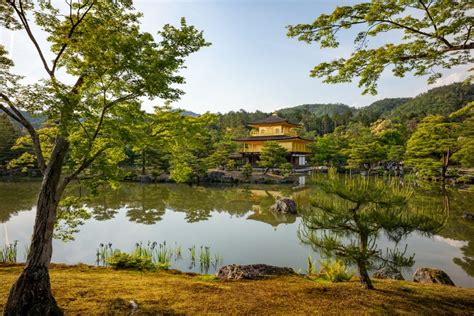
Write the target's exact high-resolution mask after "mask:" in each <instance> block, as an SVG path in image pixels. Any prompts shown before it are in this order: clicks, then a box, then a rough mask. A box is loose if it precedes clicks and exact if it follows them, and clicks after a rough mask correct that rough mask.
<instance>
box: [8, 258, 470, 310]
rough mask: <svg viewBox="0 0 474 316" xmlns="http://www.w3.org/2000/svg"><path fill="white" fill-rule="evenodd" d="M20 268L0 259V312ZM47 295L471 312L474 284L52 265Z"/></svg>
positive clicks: (203, 306) (64, 303)
mask: <svg viewBox="0 0 474 316" xmlns="http://www.w3.org/2000/svg"><path fill="white" fill-rule="evenodd" d="M21 269H22V267H21V266H19V265H1V264H0V280H1V282H0V310H3V304H4V303H5V301H6V299H7V295H8V291H9V289H10V286H11V285H12V283H13V282H14V281H15V280H16V278H17V277H18V275H19V273H20V271H21ZM51 280H52V287H53V291H54V295H55V297H56V299H57V300H58V303H59V305H60V306H61V308H63V309H64V311H65V312H66V314H91V313H93V314H103V313H115V312H117V313H121V312H123V313H126V312H127V311H129V307H128V305H129V302H130V300H133V301H135V302H137V303H138V309H137V314H148V313H153V314H154V313H198V312H204V313H233V314H236V313H238V314H242V313H251V314H254V313H257V314H274V313H277V314H294V313H314V312H319V313H328V312H330V313H338V314H339V313H341V312H344V313H377V314H379V313H402V314H404V313H409V314H453V313H456V314H472V312H473V311H474V289H463V288H455V287H448V286H442V285H420V284H416V283H412V282H401V281H384V280H376V281H375V287H376V288H377V290H374V291H366V290H363V289H362V288H361V287H360V285H359V283H358V282H356V281H352V282H345V283H326V282H315V281H310V280H307V279H305V278H303V277H294V276H293V277H281V278H274V279H268V280H261V281H236V282H220V281H216V280H214V279H213V278H212V277H206V276H198V275H191V274H184V273H179V272H173V271H167V272H156V273H155V272H148V273H141V272H134V271H116V270H112V269H109V268H97V267H90V266H85V265H84V266H83V265H79V266H62V265H53V266H52V267H51Z"/></svg>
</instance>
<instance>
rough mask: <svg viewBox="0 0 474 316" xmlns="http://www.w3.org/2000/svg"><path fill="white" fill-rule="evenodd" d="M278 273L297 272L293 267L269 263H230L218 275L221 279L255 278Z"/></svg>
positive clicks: (289, 273) (292, 273)
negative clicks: (276, 265)
mask: <svg viewBox="0 0 474 316" xmlns="http://www.w3.org/2000/svg"><path fill="white" fill-rule="evenodd" d="M277 275H296V273H295V271H294V270H293V269H291V268H286V267H275V266H270V265H267V264H249V265H237V264H230V265H227V266H223V267H222V268H220V269H219V271H218V272H217V277H218V278H219V279H220V280H243V279H247V280H255V279H262V278H268V277H272V276H277Z"/></svg>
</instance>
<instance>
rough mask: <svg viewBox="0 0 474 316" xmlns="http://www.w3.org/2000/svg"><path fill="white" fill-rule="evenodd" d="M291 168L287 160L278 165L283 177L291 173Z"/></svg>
mask: <svg viewBox="0 0 474 316" xmlns="http://www.w3.org/2000/svg"><path fill="white" fill-rule="evenodd" d="M292 170H293V166H292V165H291V163H289V162H285V163H282V164H281V165H280V172H281V175H282V176H284V177H288V176H289V175H290V174H291V171H292Z"/></svg>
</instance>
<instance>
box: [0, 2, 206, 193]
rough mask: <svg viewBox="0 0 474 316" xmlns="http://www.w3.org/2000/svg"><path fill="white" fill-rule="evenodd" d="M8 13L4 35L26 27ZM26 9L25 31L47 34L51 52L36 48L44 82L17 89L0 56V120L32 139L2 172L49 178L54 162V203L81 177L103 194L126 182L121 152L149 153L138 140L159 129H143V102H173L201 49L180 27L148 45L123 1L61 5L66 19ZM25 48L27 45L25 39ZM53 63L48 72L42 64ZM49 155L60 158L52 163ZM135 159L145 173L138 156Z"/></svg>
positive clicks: (191, 32) (57, 10)
mask: <svg viewBox="0 0 474 316" xmlns="http://www.w3.org/2000/svg"><path fill="white" fill-rule="evenodd" d="M16 5H17V2H14V1H13V2H9V3H8V5H7V7H8V10H2V11H1V14H0V16H1V18H0V23H4V26H7V27H9V26H11V27H14V22H16V23H17V24H18V25H21V22H22V21H23V22H24V21H25V20H22V15H21V12H20V11H16V13H17V14H18V15H19V16H9V15H8V14H9V13H8V12H10V13H12V12H15V10H14V6H16ZM24 9H26V10H27V14H28V16H29V17H31V18H32V19H31V21H30V25H33V24H35V26H34V27H37V28H40V29H42V30H44V31H45V32H46V35H47V39H48V42H49V44H50V47H49V50H50V52H48V53H47V54H46V52H43V51H41V50H40V49H39V48H38V47H37V48H38V49H37V53H38V55H39V57H40V58H39V61H40V63H39V65H40V66H41V67H42V68H43V70H44V71H45V74H46V79H45V80H41V81H39V82H37V83H34V84H31V85H22V84H21V82H20V77H19V76H17V75H15V74H13V73H12V71H13V69H12V66H13V62H12V61H11V60H9V59H8V57H7V52H6V50H5V49H4V47H3V46H0V69H1V71H0V86H1V87H2V88H1V89H0V90H1V94H0V98H1V102H0V110H2V111H3V112H5V113H6V114H7V115H8V116H9V117H10V118H11V119H12V120H14V121H15V122H17V123H18V124H21V125H22V126H23V127H24V128H25V130H26V131H27V136H28V137H29V138H30V140H29V141H26V140H25V138H26V136H25V138H23V139H22V140H21V141H19V142H18V141H17V146H23V147H24V148H23V149H24V151H23V153H22V155H21V156H20V157H19V160H17V161H16V162H18V163H19V164H17V165H15V163H12V164H11V165H10V166H11V167H19V168H25V167H26V168H29V167H31V165H32V164H33V163H36V164H37V165H38V168H39V170H40V171H41V172H42V173H43V174H44V173H45V172H46V170H53V169H47V166H48V165H49V164H50V163H52V162H53V161H59V162H60V163H61V165H62V170H61V172H62V175H63V176H62V181H61V183H60V184H58V188H51V189H52V190H56V189H57V190H58V195H59V196H60V195H61V193H62V192H63V190H64V188H65V187H66V186H67V185H68V184H69V183H70V182H71V181H72V180H74V179H77V178H78V177H79V176H82V177H83V178H84V179H85V180H84V181H83V184H86V185H88V186H90V187H91V189H92V191H96V189H97V188H98V187H99V186H101V185H104V184H107V185H110V186H112V187H116V185H117V180H118V179H120V178H123V176H124V173H123V172H122V171H121V170H120V168H118V167H120V163H121V162H122V161H124V160H125V159H127V155H125V152H126V151H127V150H128V151H130V148H133V149H137V150H139V151H140V153H148V154H150V153H151V152H153V153H156V152H157V151H156V150H157V148H156V147H153V146H152V145H153V142H151V141H149V140H150V138H144V137H140V136H142V135H143V132H142V133H140V132H138V131H141V130H143V131H144V132H153V131H154V130H159V129H160V126H156V125H154V126H150V118H149V115H147V114H146V113H144V112H142V111H141V110H140V105H141V100H142V98H143V97H148V98H150V99H153V98H161V99H163V100H166V101H173V100H177V99H179V97H180V96H181V95H182V94H183V91H181V90H180V89H178V88H177V85H179V84H182V83H184V78H183V77H182V76H181V75H180V74H179V72H180V70H181V69H182V68H184V63H185V59H186V57H187V56H189V55H190V54H192V53H194V52H196V51H198V50H199V49H200V48H202V47H205V46H208V45H209V43H207V42H206V41H205V40H204V37H203V34H202V32H200V31H198V30H196V29H195V28H194V27H193V26H189V25H187V23H186V21H185V19H182V20H181V21H180V25H179V26H177V27H175V26H171V25H168V24H167V25H165V26H163V29H162V30H161V31H159V32H158V33H157V35H158V36H157V37H156V38H157V39H159V40H158V41H155V39H154V37H153V36H152V35H151V34H150V33H147V32H143V31H141V30H140V17H141V16H142V15H141V13H139V12H137V11H136V10H135V9H134V7H133V5H132V3H131V1H112V2H110V1H80V3H77V2H68V4H67V7H66V9H65V10H64V8H63V7H55V6H54V4H52V3H46V2H45V3H42V4H41V5H29V4H28V6H26V7H24ZM11 19H13V20H12V21H11ZM25 19H26V18H25ZM12 23H13V24H12ZM19 29H21V30H23V29H24V28H21V27H20V28H19ZM30 39H31V40H32V41H33V43H32V44H34V43H35V40H36V39H35V38H34V37H33V35H32V36H30ZM51 54H52V56H53V59H52V62H49V61H48V60H47V59H45V58H44V56H49V55H51ZM48 59H49V57H48ZM62 73H68V74H69V76H68V77H67V82H68V83H66V82H62V79H64V78H63V76H62ZM69 83H72V84H69ZM35 115H37V116H38V117H41V118H43V119H44V118H47V121H46V122H44V126H43V128H42V129H38V126H35V125H34V124H33V122H32V121H31V118H32V117H34V116H35ZM151 125H152V124H151ZM158 149H159V148H158ZM160 153H161V152H160ZM52 155H54V156H55V157H54V158H55V159H56V158H58V157H65V158H61V159H60V160H55V159H50V158H51V156H52ZM141 158H142V161H143V162H144V163H143V165H145V155H143V154H142V157H141ZM54 170H57V168H56V169H54ZM56 172H57V171H56Z"/></svg>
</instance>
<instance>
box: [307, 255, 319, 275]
mask: <svg viewBox="0 0 474 316" xmlns="http://www.w3.org/2000/svg"><path fill="white" fill-rule="evenodd" d="M307 273H308V275H309V276H311V275H314V274H316V273H317V270H316V266H315V265H314V261H313V258H312V257H311V256H308V270H307Z"/></svg>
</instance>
